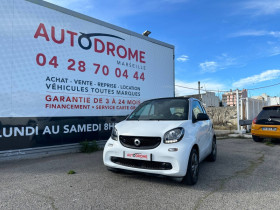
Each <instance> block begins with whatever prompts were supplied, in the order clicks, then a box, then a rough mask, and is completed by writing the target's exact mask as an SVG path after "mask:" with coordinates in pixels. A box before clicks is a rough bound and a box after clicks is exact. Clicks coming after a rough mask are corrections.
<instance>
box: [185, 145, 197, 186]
mask: <svg viewBox="0 0 280 210" xmlns="http://www.w3.org/2000/svg"><path fill="white" fill-rule="evenodd" d="M198 174H199V157H198V151H197V149H195V148H193V149H192V151H191V154H190V157H189V161H188V169H187V174H186V176H185V177H184V180H183V181H184V182H185V183H186V184H187V185H194V184H196V183H197V180H198Z"/></svg>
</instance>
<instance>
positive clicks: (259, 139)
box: [252, 135, 263, 142]
mask: <svg viewBox="0 0 280 210" xmlns="http://www.w3.org/2000/svg"><path fill="white" fill-rule="evenodd" d="M252 137H253V140H254V141H255V142H263V138H260V137H258V136H254V135H252Z"/></svg>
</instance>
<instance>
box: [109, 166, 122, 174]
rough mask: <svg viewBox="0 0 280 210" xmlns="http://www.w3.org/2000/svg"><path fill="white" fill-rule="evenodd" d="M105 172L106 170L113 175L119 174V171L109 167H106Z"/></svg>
mask: <svg viewBox="0 0 280 210" xmlns="http://www.w3.org/2000/svg"><path fill="white" fill-rule="evenodd" d="M107 170H108V171H111V172H114V173H119V172H120V169H117V168H111V167H107Z"/></svg>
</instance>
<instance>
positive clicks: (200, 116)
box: [196, 113, 209, 121]
mask: <svg viewBox="0 0 280 210" xmlns="http://www.w3.org/2000/svg"><path fill="white" fill-rule="evenodd" d="M203 120H209V117H208V115H207V114H205V113H198V114H197V117H196V121H203Z"/></svg>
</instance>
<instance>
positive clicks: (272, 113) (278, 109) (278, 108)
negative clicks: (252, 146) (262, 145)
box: [251, 105, 280, 142]
mask: <svg viewBox="0 0 280 210" xmlns="http://www.w3.org/2000/svg"><path fill="white" fill-rule="evenodd" d="M251 133H252V137H253V140H254V141H255V142H262V141H263V140H264V138H279V139H280V105H275V106H266V107H263V109H262V111H261V112H260V113H259V114H258V116H257V117H256V118H255V119H254V120H253V122H252V129H251Z"/></svg>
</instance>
